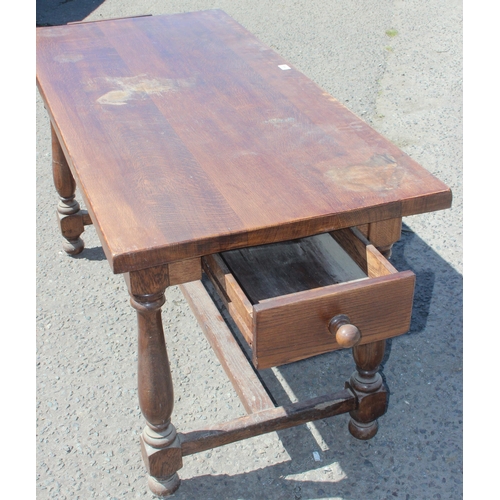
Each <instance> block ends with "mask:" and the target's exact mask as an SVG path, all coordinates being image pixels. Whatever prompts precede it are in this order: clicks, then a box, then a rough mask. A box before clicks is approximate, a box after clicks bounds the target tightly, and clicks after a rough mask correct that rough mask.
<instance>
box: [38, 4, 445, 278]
mask: <svg viewBox="0 0 500 500" xmlns="http://www.w3.org/2000/svg"><path fill="white" fill-rule="evenodd" d="M283 65H287V66H286V67H284V66H283ZM283 68H284V69H283ZM287 68H288V69H287ZM37 84H38V88H39V90H40V93H41V95H42V97H43V99H44V101H45V105H46V108H47V110H48V113H49V115H50V117H51V121H52V124H53V127H54V129H55V132H56V134H57V137H58V139H59V141H60V143H61V147H62V150H63V151H64V154H65V156H66V158H67V161H68V164H69V166H70V169H71V171H72V173H73V175H74V177H75V181H76V183H77V186H78V188H79V191H80V193H81V195H82V196H83V198H84V201H85V204H86V206H87V208H88V210H89V212H90V214H91V216H92V220H93V221H94V224H95V226H96V229H97V231H98V234H99V237H100V240H101V243H102V245H103V249H104V251H105V253H106V256H107V258H108V261H109V263H110V265H111V267H112V269H113V271H114V272H115V273H123V272H127V271H133V270H138V269H142V268H146V267H150V266H158V265H162V264H165V263H168V262H172V261H177V260H182V259H186V258H194V257H198V256H202V255H207V254H211V253H214V252H220V251H225V250H230V249H235V248H241V247H246V246H251V245H260V244H265V243H272V242H278V241H284V240H289V239H293V238H299V237H304V236H309V235H312V234H317V233H321V232H326V231H330V230H334V229H339V228H343V227H350V226H355V225H359V224H366V223H370V222H375V221H382V220H387V219H392V218H399V217H402V216H406V215H411V214H417V213H423V212H428V211H433V210H440V209H444V208H448V207H450V205H451V192H450V190H449V189H448V188H447V187H446V186H445V185H444V184H443V183H442V182H440V181H439V180H438V179H436V178H435V177H433V176H432V175H431V174H430V173H429V172H427V170H425V169H424V168H423V167H421V166H420V165H418V164H417V163H416V162H415V161H413V160H412V159H411V158H410V157H409V156H408V155H407V154H405V153H404V152H402V151H401V150H400V149H399V148H397V147H396V146H395V145H393V144H391V143H390V142H389V141H387V140H386V139H385V138H383V137H382V136H381V135H380V134H378V133H377V132H376V131H374V130H373V129H372V128H371V127H369V126H368V125H367V124H366V123H365V122H363V121H362V120H361V119H359V118H357V117H356V116H355V115H354V114H353V113H352V112H350V111H349V110H348V109H347V108H346V107H344V106H343V105H342V104H341V103H339V102H338V101H337V100H336V99H335V98H334V97H332V96H330V95H329V94H327V93H326V92H324V91H323V90H322V89H320V88H319V87H318V86H317V85H316V84H315V83H314V82H312V81H311V80H310V79H308V78H307V77H306V76H304V75H303V74H301V73H300V72H299V71H298V70H296V69H295V68H294V67H293V66H292V65H291V64H289V63H287V61H285V60H284V59H282V58H281V57H280V56H279V55H277V54H276V53H275V52H274V51H272V50H271V49H270V48H268V47H266V46H265V45H264V44H262V43H261V42H259V41H258V40H257V39H256V38H255V37H254V36H253V35H251V34H250V33H249V32H248V31H247V30H245V29H244V28H243V27H242V26H241V25H239V24H238V23H237V22H236V21H234V20H233V19H232V18H230V17H229V16H228V15H227V14H225V13H224V12H222V11H220V10H209V11H203V12H198V13H187V14H175V15H164V16H149V17H138V18H131V19H121V20H108V21H101V22H94V23H93V22H89V23H82V24H73V25H66V26H53V27H42V28H37Z"/></svg>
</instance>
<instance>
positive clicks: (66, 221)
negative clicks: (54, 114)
mask: <svg viewBox="0 0 500 500" xmlns="http://www.w3.org/2000/svg"><path fill="white" fill-rule="evenodd" d="M50 130H51V134H52V175H53V178H54V185H55V188H56V191H57V193H58V194H59V203H58V205H57V214H58V217H59V227H60V229H61V233H62V235H63V238H64V240H63V249H64V251H65V252H66V253H68V254H70V255H78V254H79V253H81V252H82V250H83V248H84V243H83V241H82V239H81V238H80V235H81V234H82V233H83V231H84V216H83V214H82V211H81V210H80V205H79V204H78V202H77V201H76V200H75V193H76V183H75V179H74V178H73V174H72V173H71V170H70V169H69V166H68V162H67V160H66V157H65V155H64V152H63V150H62V148H61V144H60V143H59V139H58V137H57V135H56V132H55V130H54V127H53V126H52V124H51V126H50Z"/></svg>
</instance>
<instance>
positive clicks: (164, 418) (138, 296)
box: [127, 270, 182, 496]
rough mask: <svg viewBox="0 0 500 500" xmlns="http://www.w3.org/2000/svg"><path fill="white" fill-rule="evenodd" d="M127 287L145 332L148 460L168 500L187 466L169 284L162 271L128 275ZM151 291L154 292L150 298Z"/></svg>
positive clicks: (156, 486) (141, 351) (143, 401)
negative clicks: (169, 332)
mask: <svg viewBox="0 0 500 500" xmlns="http://www.w3.org/2000/svg"><path fill="white" fill-rule="evenodd" d="M148 273H149V274H148ZM127 284H128V286H129V292H130V295H131V304H132V306H133V307H134V308H135V309H136V310H137V319H138V330H139V340H138V367H137V373H138V393H139V406H140V408H141V411H142V414H143V416H144V418H145V419H146V427H145V428H144V431H143V432H142V435H141V451H142V457H143V460H144V463H145V465H146V468H147V471H148V473H149V479H148V486H149V489H150V490H151V492H152V493H154V494H155V495H158V496H167V495H170V494H172V493H174V492H175V491H176V490H177V488H178V487H179V485H180V479H179V476H178V474H177V471H178V470H179V469H180V468H181V467H182V454H181V445H180V441H179V437H178V436H177V432H176V430H175V427H174V426H173V425H172V423H171V421H170V417H171V415H172V411H173V407H174V391H173V385H172V376H171V373H170V365H169V361H168V355H167V350H166V346H165V337H164V333H163V326H162V320H161V306H162V305H163V304H164V302H165V295H164V291H165V286H164V285H165V283H163V284H162V276H161V272H160V273H159V274H158V273H157V274H156V275H153V272H149V270H145V271H137V272H134V273H130V274H129V275H127ZM148 288H149V289H150V290H152V293H144V290H145V289H148ZM158 288H160V290H158Z"/></svg>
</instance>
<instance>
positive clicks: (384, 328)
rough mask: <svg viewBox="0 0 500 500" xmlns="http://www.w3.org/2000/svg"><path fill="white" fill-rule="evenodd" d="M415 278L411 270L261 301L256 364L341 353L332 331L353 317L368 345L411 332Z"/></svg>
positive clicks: (255, 328) (255, 324)
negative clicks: (334, 323)
mask: <svg viewBox="0 0 500 500" xmlns="http://www.w3.org/2000/svg"><path fill="white" fill-rule="evenodd" d="M414 286H415V275H414V274H413V273H412V272H411V271H404V272H400V273H394V274H390V275H386V276H380V277H376V278H369V279H365V280H359V281H355V282H349V283H342V284H336V285H331V286H328V287H324V288H318V289H315V290H308V291H304V292H297V293H294V294H290V295H285V296H281V297H277V298H273V299H269V300H265V301H262V302H260V303H259V304H255V305H254V311H253V338H254V342H253V346H252V352H253V362H254V364H255V366H256V367H257V368H259V369H263V368H269V367H271V366H278V365H281V364H285V363H290V362H292V361H298V360H300V359H305V358H308V357H311V356H315V355H317V354H323V353H325V352H329V351H333V350H336V349H341V348H342V347H341V346H340V345H339V344H338V343H337V341H336V339H335V336H334V335H332V334H331V333H330V331H329V329H328V325H329V323H330V320H331V319H332V318H333V317H334V316H337V315H339V314H345V315H347V316H348V317H349V321H350V323H351V324H353V325H355V326H356V327H357V328H358V330H359V331H360V333H361V340H360V341H359V344H367V343H369V342H374V341H377V340H382V339H387V338H390V337H395V336H397V335H401V334H403V333H406V332H407V331H408V330H409V328H410V319H411V311H412V303H413V291H414Z"/></svg>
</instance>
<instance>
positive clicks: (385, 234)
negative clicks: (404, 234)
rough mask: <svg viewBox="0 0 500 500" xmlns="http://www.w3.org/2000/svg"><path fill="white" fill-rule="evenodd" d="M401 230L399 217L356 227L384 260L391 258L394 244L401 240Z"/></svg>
mask: <svg viewBox="0 0 500 500" xmlns="http://www.w3.org/2000/svg"><path fill="white" fill-rule="evenodd" d="M401 228H402V219H401V217H398V218H396V219H388V220H383V221H379V222H372V223H370V224H364V225H363V226H359V227H358V229H359V230H360V231H361V232H362V233H363V234H364V235H365V236H366V237H367V238H368V239H369V240H370V242H371V243H373V245H375V247H376V248H377V250H378V251H379V252H380V253H381V254H382V255H383V256H384V257H385V258H386V259H389V258H390V256H391V254H392V246H393V245H394V243H396V242H397V241H399V239H400V238H401Z"/></svg>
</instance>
